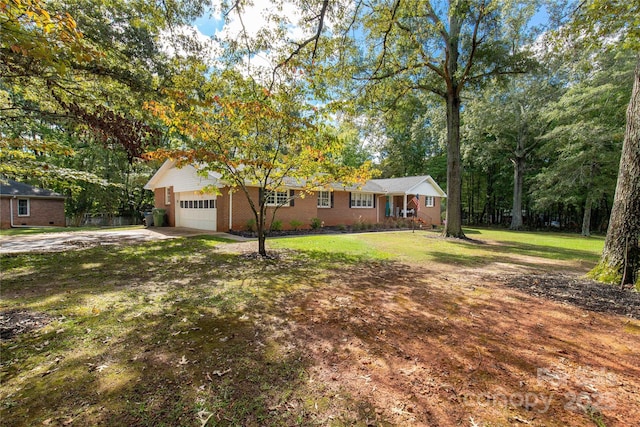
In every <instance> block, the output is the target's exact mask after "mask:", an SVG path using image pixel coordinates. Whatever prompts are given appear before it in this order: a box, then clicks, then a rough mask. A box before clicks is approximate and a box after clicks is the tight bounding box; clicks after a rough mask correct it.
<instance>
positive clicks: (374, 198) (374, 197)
mask: <svg viewBox="0 0 640 427" xmlns="http://www.w3.org/2000/svg"><path fill="white" fill-rule="evenodd" d="M377 199H378V195H377V194H374V195H373V207H374V208H375V207H376V200H377Z"/></svg>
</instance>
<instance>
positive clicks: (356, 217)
mask: <svg viewBox="0 0 640 427" xmlns="http://www.w3.org/2000/svg"><path fill="white" fill-rule="evenodd" d="M332 194H333V207H332V208H318V215H317V217H318V218H320V220H322V221H324V225H325V226H328V227H329V226H335V225H351V224H355V223H357V222H363V223H369V224H375V223H376V220H377V214H376V212H377V210H378V204H379V203H380V198H379V197H377V196H376V207H375V208H352V207H350V200H351V199H350V196H349V194H350V193H349V192H348V191H334V192H333V193H332Z"/></svg>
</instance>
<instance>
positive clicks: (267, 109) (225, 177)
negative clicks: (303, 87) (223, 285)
mask: <svg viewBox="0 0 640 427" xmlns="http://www.w3.org/2000/svg"><path fill="white" fill-rule="evenodd" d="M185 73H186V74H185V77H184V78H181V79H180V81H181V83H180V84H179V85H178V86H177V89H178V90H177V91H176V92H174V93H173V95H172V97H171V102H169V103H164V104H160V103H151V104H150V105H149V108H150V109H151V110H152V111H153V112H154V114H156V115H157V116H158V117H160V118H161V119H162V120H163V121H164V123H165V124H166V125H167V126H169V127H170V128H171V129H172V136H173V137H174V146H173V148H171V149H162V150H157V151H155V152H151V153H149V154H148V156H149V157H151V158H161V159H167V158H171V159H175V160H177V161H178V166H181V165H185V164H191V165H195V166H196V167H197V168H198V169H199V171H200V173H203V174H208V173H209V172H214V173H216V174H219V176H220V179H221V180H222V181H223V182H224V183H225V184H226V185H228V186H229V187H231V189H232V191H236V192H239V193H241V194H242V195H243V196H244V197H245V198H246V200H247V201H248V204H249V207H250V209H251V212H252V213H253V216H254V220H255V224H256V229H257V234H258V253H259V254H260V255H261V256H263V257H264V256H267V252H266V247H265V241H266V238H267V232H268V230H269V228H270V227H271V226H272V225H273V223H274V220H275V218H276V212H277V210H278V208H280V207H281V206H284V205H289V204H290V203H291V201H292V200H293V199H295V198H298V197H305V195H307V194H310V193H311V192H313V191H315V190H318V189H323V190H329V191H330V190H331V187H330V184H331V183H332V182H336V181H340V182H343V183H345V184H357V183H363V182H364V181H365V180H366V179H367V178H368V177H369V174H368V162H366V163H365V165H363V166H362V167H358V168H355V167H350V166H346V165H344V164H343V163H342V154H343V151H342V148H343V144H342V141H341V140H340V139H339V138H337V137H336V132H335V131H333V130H332V129H331V128H330V127H329V126H328V125H327V123H328V119H327V117H324V115H323V114H322V113H321V112H320V111H319V110H318V109H317V108H316V107H314V106H313V105H310V104H308V103H306V102H305V100H304V98H303V97H302V94H303V93H304V91H300V88H299V87H298V86H297V85H296V81H295V77H294V76H290V77H291V78H290V79H289V81H288V83H287V84H286V85H280V86H274V87H272V88H271V89H268V88H267V87H264V86H262V85H259V84H257V83H256V82H255V81H253V80H250V79H245V78H243V77H241V76H240V75H238V73H235V72H232V71H225V72H223V73H222V74H221V75H218V74H217V73H215V72H213V73H212V72H211V70H206V69H204V68H200V71H199V72H198V71H197V69H195V68H190V69H188V70H185ZM205 74H209V75H208V76H207V75H205ZM256 187H257V188H258V192H257V193H256V192H255V191H252V189H254V188H256ZM291 189H293V190H294V191H290V190H291ZM210 190H211V191H216V189H214V188H212V189H210ZM270 206H273V207H274V208H273V209H269V207H270ZM269 213H270V217H268V215H269Z"/></svg>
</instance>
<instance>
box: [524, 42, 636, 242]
mask: <svg viewBox="0 0 640 427" xmlns="http://www.w3.org/2000/svg"><path fill="white" fill-rule="evenodd" d="M589 63H590V67H589V68H590V70H589V71H587V70H585V75H584V78H583V79H582V81H579V82H577V83H576V84H574V85H573V86H571V87H570V88H569V89H568V90H567V91H566V93H565V94H564V95H563V96H562V97H561V98H560V99H559V100H558V101H557V102H554V103H552V104H551V105H549V106H548V107H547V109H546V111H545V113H544V116H545V118H546V119H547V120H549V122H550V123H552V127H551V129H550V130H549V131H548V132H547V133H546V134H545V135H544V141H545V146H544V147H543V148H544V154H545V158H546V159H548V161H547V165H546V166H545V167H544V168H543V169H542V170H541V171H540V173H539V174H538V176H537V179H536V181H537V185H536V186H535V191H534V192H533V195H534V199H535V200H536V204H537V205H538V206H541V207H545V206H549V205H550V204H552V203H558V202H560V201H563V202H564V203H572V204H576V205H579V206H583V209H584V215H583V221H582V234H583V235H584V236H588V235H590V225H591V208H592V206H593V205H594V204H596V203H598V202H599V201H600V200H602V199H603V198H608V199H609V204H610V203H611V201H612V198H613V197H612V196H613V193H614V188H615V179H616V170H617V165H618V162H619V158H620V148H621V146H622V140H623V138H624V123H625V111H624V110H625V106H626V102H627V99H628V98H629V94H630V92H631V87H630V86H629V83H630V82H631V78H630V77H631V76H632V73H633V66H634V58H633V57H632V56H630V55H628V54H625V53H618V54H616V53H605V54H603V55H601V56H600V57H599V58H594V57H593V55H590V56H589Z"/></svg>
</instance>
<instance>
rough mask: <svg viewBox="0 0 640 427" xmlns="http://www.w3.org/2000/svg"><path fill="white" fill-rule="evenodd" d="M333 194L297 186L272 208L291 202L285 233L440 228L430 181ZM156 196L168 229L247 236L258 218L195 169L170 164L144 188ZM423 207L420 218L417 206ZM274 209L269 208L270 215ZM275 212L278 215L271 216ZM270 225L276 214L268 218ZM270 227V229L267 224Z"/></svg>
mask: <svg viewBox="0 0 640 427" xmlns="http://www.w3.org/2000/svg"><path fill="white" fill-rule="evenodd" d="M205 186H214V187H216V188H217V189H218V191H219V194H217V195H214V194H203V193H202V189H203V188H204V187H205ZM331 187H332V188H331V190H327V191H315V192H314V193H313V194H311V195H310V194H305V195H304V197H297V192H298V191H300V188H299V187H298V188H296V186H295V185H294V184H292V185H291V186H290V187H289V188H288V189H287V190H286V191H283V192H277V193H272V194H270V195H269V196H268V197H269V198H270V199H271V200H268V203H269V202H271V204H272V205H276V204H278V203H279V202H281V201H285V200H287V199H289V198H291V197H292V196H293V198H292V200H291V201H290V202H289V204H287V205H286V206H282V207H280V208H279V209H278V212H277V214H276V219H277V220H279V221H281V222H282V226H283V229H288V228H291V227H290V222H291V221H297V222H300V223H302V224H303V225H302V227H301V228H309V227H310V223H311V219H312V218H319V219H320V221H322V222H323V223H324V225H325V226H336V225H345V226H347V225H352V224H356V223H359V222H360V223H369V224H375V223H382V222H385V221H387V220H388V219H390V218H398V217H410V216H412V215H414V214H416V213H417V217H418V218H419V219H420V220H421V221H422V222H423V223H424V224H426V225H427V226H431V225H440V223H441V221H440V204H441V201H442V199H443V198H445V197H447V196H446V194H445V192H444V191H442V189H441V188H440V187H439V186H438V184H437V183H436V182H435V181H434V180H433V178H431V177H430V176H428V175H425V176H412V177H405V178H390V179H372V180H370V181H367V182H366V183H365V184H364V185H362V186H360V187H358V188H356V187H345V186H343V185H340V184H339V183H336V184H333V185H332V186H331ZM144 188H145V189H147V190H151V191H153V192H154V195H155V207H156V208H162V209H166V210H167V219H168V225H169V226H171V227H187V228H195V229H200V230H214V231H229V230H246V229H247V224H248V223H249V221H251V220H252V219H253V213H252V212H251V209H250V208H249V203H248V201H247V198H246V196H245V195H244V194H242V193H240V192H238V191H237V189H236V191H235V192H230V191H229V190H230V187H229V186H228V185H226V184H225V183H224V182H223V181H221V180H220V175H218V174H212V173H210V174H209V175H208V176H207V177H203V176H201V175H198V173H197V172H196V169H195V168H194V167H193V166H185V167H182V168H177V167H175V162H174V161H170V160H167V161H166V162H165V163H164V164H163V165H162V166H161V167H160V169H159V170H158V171H157V172H156V173H155V175H154V176H153V177H152V178H151V179H150V180H149V182H148V183H147V184H146V185H145V187H144ZM249 193H250V195H251V197H252V198H254V200H258V194H259V189H258V187H249ZM416 196H417V201H418V203H419V204H420V207H419V209H417V212H416V206H415V201H414V200H413V199H414V198H415V197H416ZM270 209H272V208H269V210H270ZM271 212H272V211H271ZM267 215H268V216H267V218H268V220H270V218H271V215H270V212H268V214H267ZM267 226H269V224H267Z"/></svg>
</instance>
